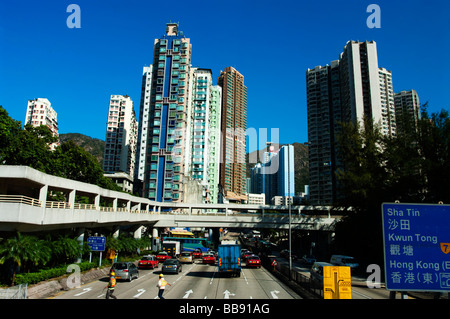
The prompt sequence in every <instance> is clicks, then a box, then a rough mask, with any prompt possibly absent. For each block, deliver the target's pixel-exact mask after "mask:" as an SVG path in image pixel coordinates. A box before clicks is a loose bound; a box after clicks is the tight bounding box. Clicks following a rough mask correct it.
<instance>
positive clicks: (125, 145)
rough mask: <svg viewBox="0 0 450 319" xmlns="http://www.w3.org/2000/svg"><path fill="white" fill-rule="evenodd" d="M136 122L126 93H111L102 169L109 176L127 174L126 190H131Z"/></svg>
mask: <svg viewBox="0 0 450 319" xmlns="http://www.w3.org/2000/svg"><path fill="white" fill-rule="evenodd" d="M137 133H138V122H137V120H136V115H135V113H134V108H133V101H132V100H131V98H130V97H129V96H128V95H111V99H110V101H109V109H108V121H107V124H106V139H105V153H104V157H103V170H104V171H105V173H106V174H108V176H109V177H113V176H110V175H111V174H114V173H125V174H126V175H127V178H126V179H127V184H128V186H127V187H125V188H124V189H126V190H127V191H131V190H132V187H130V184H132V182H133V177H134V172H135V170H134V168H135V160H136V145H137V135H138V134H137Z"/></svg>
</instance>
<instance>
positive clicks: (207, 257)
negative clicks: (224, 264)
mask: <svg viewBox="0 0 450 319" xmlns="http://www.w3.org/2000/svg"><path fill="white" fill-rule="evenodd" d="M203 263H204V264H215V263H216V257H214V255H213V254H210V253H207V254H204V255H203Z"/></svg>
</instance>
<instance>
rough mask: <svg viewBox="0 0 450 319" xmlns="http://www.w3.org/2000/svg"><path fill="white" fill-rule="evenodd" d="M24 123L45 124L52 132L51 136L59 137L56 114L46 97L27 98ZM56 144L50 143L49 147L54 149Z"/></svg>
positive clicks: (57, 143)
mask: <svg viewBox="0 0 450 319" xmlns="http://www.w3.org/2000/svg"><path fill="white" fill-rule="evenodd" d="M25 124H31V125H33V126H40V125H45V126H47V127H48V129H49V130H50V132H52V134H53V136H55V137H57V138H58V137H59V134H58V115H57V113H56V112H55V110H54V109H53V108H52V105H51V103H50V101H49V100H48V99H46V98H37V99H34V100H28V105H27V114H26V116H25ZM58 145H59V142H56V143H53V144H52V145H50V149H55V147H56V146H58Z"/></svg>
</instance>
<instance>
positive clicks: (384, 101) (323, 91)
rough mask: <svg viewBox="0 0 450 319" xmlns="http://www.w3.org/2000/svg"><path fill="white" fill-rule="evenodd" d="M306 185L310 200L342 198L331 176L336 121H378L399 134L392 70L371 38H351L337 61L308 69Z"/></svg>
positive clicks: (387, 131) (329, 201)
mask: <svg viewBox="0 0 450 319" xmlns="http://www.w3.org/2000/svg"><path fill="white" fill-rule="evenodd" d="M306 81H307V108H308V141H309V178H310V183H309V190H310V200H311V203H312V204H314V205H331V204H334V203H336V201H337V200H338V199H340V198H342V196H343V194H341V193H340V191H339V189H340V187H339V181H338V180H337V179H336V177H335V171H336V170H337V168H339V167H342V165H341V163H340V161H339V156H338V153H339V151H338V145H337V137H338V135H339V132H340V126H339V123H340V122H353V123H357V122H358V123H362V121H363V119H364V118H368V119H372V120H373V121H374V123H375V124H379V125H380V128H381V132H382V133H383V134H384V135H387V136H395V135H396V133H397V125H396V115H395V105H394V92H393V85H392V73H391V72H390V71H388V70H386V69H384V68H380V67H379V66H378V55H377V47H376V43H375V42H374V41H371V42H367V41H366V42H357V41H349V42H347V44H346V45H345V47H344V51H343V52H342V53H341V54H340V56H339V60H337V61H332V62H331V65H330V66H328V65H327V66H317V67H315V68H314V69H308V70H307V72H306Z"/></svg>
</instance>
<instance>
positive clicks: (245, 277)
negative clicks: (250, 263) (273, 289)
mask: <svg viewBox="0 0 450 319" xmlns="http://www.w3.org/2000/svg"><path fill="white" fill-rule="evenodd" d="M242 274H243V275H244V279H245V282H246V283H247V285H248V280H247V276H246V275H245V272H244V270H243V269H242Z"/></svg>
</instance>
